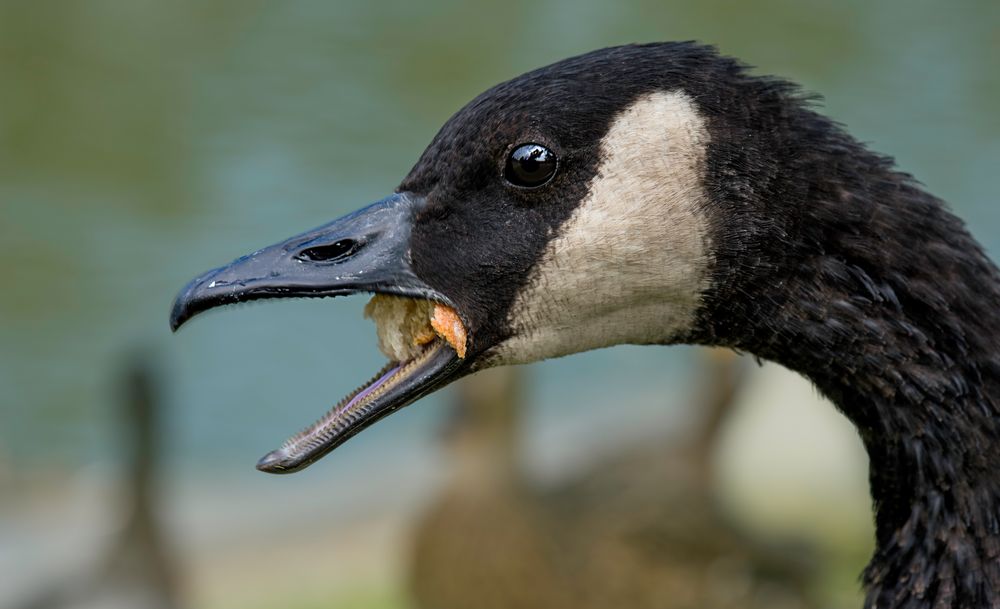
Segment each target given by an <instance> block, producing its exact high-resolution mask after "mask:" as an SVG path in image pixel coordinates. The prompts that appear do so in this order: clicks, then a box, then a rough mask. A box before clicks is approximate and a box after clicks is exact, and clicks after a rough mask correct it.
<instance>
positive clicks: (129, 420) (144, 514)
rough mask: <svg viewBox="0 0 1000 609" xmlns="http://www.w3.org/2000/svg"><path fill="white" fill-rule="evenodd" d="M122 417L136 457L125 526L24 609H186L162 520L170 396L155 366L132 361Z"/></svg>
mask: <svg viewBox="0 0 1000 609" xmlns="http://www.w3.org/2000/svg"><path fill="white" fill-rule="evenodd" d="M119 395H120V400H121V403H120V407H119V412H120V417H121V421H122V426H121V429H122V430H123V433H124V436H123V439H124V440H125V441H126V442H124V443H123V444H127V448H128V453H127V457H126V458H125V459H124V463H125V464H126V465H125V468H124V469H125V471H124V477H123V478H122V480H121V482H120V485H121V490H122V493H121V495H122V496H123V497H124V503H125V505H124V513H125V514H127V516H126V519H125V523H124V526H123V527H122V529H121V531H120V532H119V533H118V534H117V536H116V537H115V538H114V539H113V540H112V542H111V543H110V545H109V546H108V547H107V548H106V549H104V550H103V551H99V552H98V553H97V557H96V558H95V560H94V561H93V562H92V563H90V564H88V565H86V566H85V567H83V568H82V569H80V570H79V571H78V572H77V573H76V574H75V575H73V576H71V577H69V578H66V579H63V580H62V581H55V582H52V583H50V584H48V585H46V586H45V589H44V590H42V591H40V592H39V593H38V594H36V595H35V596H33V597H32V598H30V599H29V600H27V601H26V602H24V603H23V604H21V605H20V606H19V607H18V609H70V608H73V609H86V608H91V607H92V608H94V609H117V608H121V609H178V608H179V607H181V606H182V605H181V602H180V594H181V588H180V576H179V569H178V565H177V562H176V559H175V558H174V556H173V554H172V552H171V549H170V544H169V543H168V537H169V536H168V534H167V532H166V531H165V530H164V527H163V524H162V522H161V521H160V520H159V518H158V515H157V508H156V505H157V490H158V487H159V480H160V478H159V467H160V456H159V451H160V439H161V437H162V433H163V432H162V427H161V425H160V420H159V417H160V415H161V414H162V412H163V404H162V393H161V388H160V386H159V383H158V379H157V375H156V371H155V365H154V363H153V361H152V359H151V358H150V357H149V356H148V355H146V354H144V353H140V354H136V355H134V356H133V357H132V358H130V359H129V362H128V364H127V365H126V368H125V369H124V370H123V372H122V374H121V379H120V383H119Z"/></svg>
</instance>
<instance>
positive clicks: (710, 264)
mask: <svg viewBox="0 0 1000 609" xmlns="http://www.w3.org/2000/svg"><path fill="white" fill-rule="evenodd" d="M788 91H789V87H788V86H787V85H784V84H782V83H777V82H775V81H770V80H764V79H756V78H751V77H748V76H745V75H744V74H743V68H742V66H740V64H738V63H737V62H735V61H734V60H731V59H728V58H724V57H720V56H718V55H717V54H716V52H715V51H714V50H713V49H711V48H709V47H704V46H700V45H696V44H692V43H668V44H653V45H641V46H624V47H616V48H610V49H604V50H600V51H595V52H592V53H588V54H586V55H581V56H579V57H575V58H572V59H568V60H565V61H562V62H559V63H556V64H553V65H551V66H548V67H545V68H542V69H539V70H536V71H533V72H530V73H528V74H525V75H523V76H520V77H518V78H515V79H513V80H511V81H508V82H506V83H503V84H500V85H498V86H496V87H494V88H492V89H490V90H489V91H486V92H485V93H483V94H482V95H480V96H479V97H477V98H476V99H474V100H473V101H472V102H470V103H469V104H468V105H466V106H465V107H464V108H463V109H461V110H460V111H459V112H458V113H457V114H456V115H455V116H454V117H452V118H451V119H450V120H449V121H448V122H447V123H446V124H445V125H444V127H443V128H442V129H441V131H440V132H439V133H438V134H437V136H436V137H435V138H434V140H433V141H432V142H431V144H430V145H429V146H428V148H427V150H426V151H425V152H424V153H423V155H421V157H420V159H419V160H418V162H417V164H416V166H415V167H414V168H413V169H412V171H411V172H410V174H409V175H408V176H407V177H406V178H405V179H404V180H403V182H402V183H401V184H400V186H399V187H398V189H397V190H396V194H394V195H392V196H390V197H388V198H387V199H385V200H383V201H380V202H378V203H375V204H373V205H371V206H369V207H367V208H365V209H363V210H360V211H358V212H355V213H354V214H351V215H349V216H347V217H345V218H342V219H340V220H336V221H334V222H332V223H330V224H327V225H325V226H322V227H320V228H318V229H315V230H313V231H309V232H307V233H304V234H303V235H300V236H297V237H294V238H292V239H290V240H288V241H286V242H284V243H281V244H278V245H275V246H271V247H269V248H266V249H263V250H260V251H257V252H255V253H253V254H251V255H249V256H247V257H244V258H241V259H240V260H237V261H235V262H234V263H232V264H230V265H228V266H225V267H222V268H219V269H216V270H214V271H211V272H210V273H208V274H206V275H203V276H202V277H199V278H198V279H196V280H195V281H193V282H192V283H191V284H189V285H188V286H187V287H186V288H185V289H184V290H183V291H182V292H181V294H180V295H179V296H178V298H177V301H176V302H175V304H174V311H173V314H172V318H171V323H172V326H173V327H174V328H177V327H178V326H180V325H181V324H182V323H183V322H184V321H186V320H187V319H188V318H190V317H191V316H192V315H194V314H196V313H198V312H199V311H202V310H204V309H207V308H210V307H215V306H219V305H224V304H228V303H232V302H239V301H243V300H249V299H256V298H288V297H303V296H305V297H315V296H333V295H340V294H349V293H354V292H375V293H381V294H391V295H399V296H405V297H409V298H417V299H424V300H428V301H432V302H433V303H439V304H442V305H446V307H447V308H448V309H450V310H452V311H453V312H455V313H457V316H458V318H460V320H461V326H462V328H461V330H462V331H464V335H465V337H464V339H463V340H464V344H462V345H461V348H460V347H459V346H457V345H456V343H455V340H454V338H452V339H447V338H446V337H445V335H444V334H442V333H441V332H440V331H439V329H438V326H435V329H436V330H438V338H437V339H434V340H433V341H432V342H430V343H429V344H428V345H426V346H424V347H421V348H419V349H418V348H416V347H414V348H413V349H410V348H408V347H407V348H406V349H404V352H394V353H393V354H390V358H391V359H392V360H393V361H392V363H390V365H389V366H388V367H387V368H386V370H384V371H383V372H382V373H380V374H379V375H378V376H377V377H376V379H373V382H372V383H371V384H369V385H367V386H366V387H363V388H362V389H360V390H359V391H358V392H355V393H354V394H351V395H350V396H348V398H345V401H343V402H342V403H341V404H340V405H338V406H337V407H336V408H334V409H333V410H332V411H331V412H330V413H329V414H328V415H327V416H326V417H325V418H324V419H322V420H321V421H319V422H318V423H317V424H316V425H314V426H313V427H311V428H309V429H307V430H306V431H304V432H303V433H302V434H300V435H299V436H296V437H295V438H293V439H292V440H290V441H289V442H288V443H286V445H285V446H284V447H283V448H282V449H279V450H278V451H275V452H273V453H271V454H270V455H268V456H267V457H265V459H264V460H263V461H262V462H261V464H260V465H259V467H261V468H262V469H265V470H267V471H292V470H295V469H298V468H300V467H303V466H304V465H307V464H309V463H311V462H312V461H314V460H316V459H317V458H319V457H320V456H322V455H323V454H325V453H326V452H328V451H329V450H331V449H332V448H333V447H335V446H336V445H338V444H339V443H341V442H343V441H344V440H345V439H346V438H348V437H350V436H351V435H353V434H354V433H356V432H357V431H359V430H360V429H362V428H364V427H365V426H367V425H368V424H370V423H371V422H373V421H375V420H377V419H378V418H380V417H382V416H385V415H386V414H388V413H390V412H392V411H394V410H396V409H398V408H400V407H402V406H404V405H406V404H408V403H410V402H412V401H413V400H415V399H417V398H419V397H420V396H422V395H425V394H427V393H429V392H431V391H434V390H435V389H437V388H439V387H441V386H443V385H445V384H447V383H449V382H451V381H453V380H455V379H457V378H459V377H460V376H462V375H464V374H467V373H469V372H471V371H474V370H476V369H479V368H483V367H488V366H492V365H500V364H507V363H519V362H528V361H534V360H539V359H543V358H546V357H553V356H558V355H563V354H567V353H572V352H578V351H583V350H587V349H593V348H597V347H603V346H607V345H612V344H618V343H668V342H677V341H683V340H691V338H692V337H693V336H694V335H695V334H696V330H698V329H697V328H696V326H697V325H698V321H697V320H698V317H699V314H698V312H699V309H700V308H701V305H702V299H703V296H704V294H706V293H707V291H709V290H710V289H711V288H712V286H713V285H714V282H713V279H712V276H713V273H717V272H718V270H717V269H716V266H717V265H716V264H715V263H716V258H717V256H716V254H715V251H716V250H717V249H719V248H718V247H715V245H714V244H715V243H716V242H717V241H718V240H719V237H720V235H722V234H723V233H724V232H726V231H729V232H733V231H731V230H730V229H729V228H726V227H728V226H729V224H725V226H724V225H723V224H722V223H720V222H719V221H718V219H717V216H718V215H719V214H718V213H716V212H715V211H713V210H715V209H717V208H720V206H721V205H729V206H730V207H732V206H736V207H737V208H738V209H730V210H728V211H727V213H731V214H732V213H735V214H736V215H738V216H739V215H742V216H743V217H745V218H747V220H746V222H745V223H744V224H743V227H744V230H743V232H742V233H741V235H742V236H741V237H739V238H740V239H742V241H744V242H746V241H748V240H752V239H756V238H761V237H759V235H758V232H761V233H763V232H764V231H756V229H754V227H755V226H756V224H755V223H760V222H758V220H755V219H754V218H755V212H754V209H753V205H754V201H756V199H755V198H754V197H748V196H747V193H748V192H752V191H753V190H754V189H756V188H758V185H760V188H766V187H767V178H768V176H767V175H754V171H755V170H757V169H758V168H763V167H769V166H770V165H771V162H770V160H768V161H763V160H761V159H763V158H764V157H768V156H769V155H772V151H771V150H768V149H767V148H768V146H766V145H763V144H761V143H760V142H762V141H764V140H766V138H768V137H777V135H774V134H775V133H777V132H776V130H775V129H773V128H772V127H773V123H774V122H775V120H780V114H781V112H782V111H783V110H782V108H784V107H785V106H787V105H788V99H786V98H789V96H788V95H787V93H788ZM746 134H754V137H751V138H748V137H746ZM748 142H750V143H751V144H752V145H748ZM771 148H773V149H777V146H772V147H771ZM720 155H721V156H720ZM718 159H725V160H726V162H725V163H720V162H719V160H718ZM726 163H729V164H730V165H727V164H726ZM734 168H737V169H736V170H735V171H734ZM713 173H724V174H725V173H728V174H729V175H727V176H724V177H725V179H724V180H722V184H721V185H719V184H718V183H717V182H719V180H720V178H719V177H718V176H716V177H715V179H714V181H715V182H716V183H715V184H713V180H710V179H709V178H710V177H712V175H713ZM758 173H764V172H763V171H760V172H758ZM755 181H756V182H755ZM773 224H774V222H773V221H771V222H770V224H768V226H769V227H770V226H771V225H773ZM768 230H770V229H768ZM747 247H748V246H746V245H745V244H744V245H742V246H741V248H742V249H743V250H746V248H747ZM722 256H723V257H724V256H725V250H724V249H723V250H722ZM416 309H419V310H420V311H424V312H425V313H422V314H429V313H426V311H430V310H431V308H429V307H423V308H420V307H414V308H413V310H416ZM408 310H409V309H408ZM400 315H402V314H400ZM407 315H409V314H407ZM376 321H377V322H378V321H379V320H378V319H377V320H376ZM410 321H412V320H410ZM418 321H419V320H418ZM425 321H426V320H425ZM397 322H399V327H400V328H402V327H404V326H406V323H409V321H407V322H406V323H403V322H400V321H399V320H398V319H397ZM386 323H388V322H386ZM414 323H417V322H414ZM417 325H419V323H418V324H417ZM411 326H412V324H411ZM411 326H406V327H411ZM412 327H415V326H412ZM699 331H700V330H699ZM417 342H419V341H416V342H415V343H414V344H417ZM421 344H423V343H421ZM463 351H464V352H463ZM459 353H461V355H460V354H459Z"/></svg>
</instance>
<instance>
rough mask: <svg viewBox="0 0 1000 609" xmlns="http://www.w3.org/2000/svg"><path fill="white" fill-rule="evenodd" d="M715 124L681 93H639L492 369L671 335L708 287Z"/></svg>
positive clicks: (683, 326)
mask: <svg viewBox="0 0 1000 609" xmlns="http://www.w3.org/2000/svg"><path fill="white" fill-rule="evenodd" d="M707 147H708V130H707V128H706V126H705V121H704V119H703V118H702V117H701V116H700V115H699V114H698V112H697V110H696V108H695V105H694V103H693V102H692V100H691V99H690V98H689V97H688V96H687V95H685V94H684V93H681V92H665V91H661V92H656V93H652V94H649V95H646V96H643V97H642V98H640V99H638V100H637V101H636V102H634V103H633V104H632V105H631V106H629V107H628V108H626V109H625V110H624V111H623V112H622V113H621V114H620V115H619V116H618V117H617V118H616V119H615V120H614V122H613V123H612V125H611V127H610V129H609V130H608V133H607V134H606V135H605V136H604V139H603V140H602V142H601V158H602V160H601V163H600V166H599V170H598V173H597V175H595V177H594V178H593V181H592V183H591V186H590V192H589V193H588V195H587V196H586V197H585V199H584V200H583V201H582V202H581V203H580V206H579V207H578V208H577V209H576V210H575V211H574V212H573V215H572V216H571V217H570V218H569V219H568V220H567V221H566V223H565V225H564V226H563V227H562V228H561V230H560V234H559V235H558V236H557V237H556V238H555V239H554V240H553V241H552V242H551V243H549V245H548V247H547V249H546V250H545V253H544V255H543V256H542V258H541V260H540V261H539V263H538V264H537V266H536V267H535V268H534V269H533V271H532V277H531V280H530V281H529V282H528V284H527V287H526V288H525V289H524V290H523V291H522V292H521V293H520V294H519V295H518V297H517V299H516V300H515V302H514V306H513V307H512V309H511V314H510V318H509V323H510V325H511V328H513V330H514V334H513V336H512V337H511V338H510V339H508V340H506V341H504V342H503V343H501V344H499V345H498V346H497V347H496V348H495V349H493V350H492V351H491V353H490V354H489V355H488V361H489V364H510V363H524V362H530V361H537V360H540V359H545V358H549V357H556V356H560V355H566V354H569V353H575V352H579V351H586V350H588V349H596V348H599V347H606V346H609V345H615V344H621V343H634V344H648V343H665V342H670V341H671V340H672V339H673V338H675V337H677V336H678V335H679V334H681V333H683V332H684V331H685V330H687V329H688V328H690V326H691V324H692V322H693V319H694V314H695V311H696V310H697V307H698V303H699V298H700V295H701V293H702V291H703V290H704V288H705V287H706V282H707V272H706V269H707V266H708V258H707V255H706V252H707V251H708V243H707V238H708V237H707V228H706V221H705V217H704V205H705V202H706V196H705V193H704V189H703V187H702V176H703V174H704V163H705V154H706V150H707Z"/></svg>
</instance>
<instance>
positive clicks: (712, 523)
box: [410, 352, 813, 609]
mask: <svg viewBox="0 0 1000 609" xmlns="http://www.w3.org/2000/svg"><path fill="white" fill-rule="evenodd" d="M704 369H705V372H704V376H705V382H704V383H702V388H701V391H700V392H699V394H698V395H697V396H696V398H695V399H694V400H693V403H692V404H691V407H692V410H693V411H694V412H695V413H696V416H697V417H699V419H698V420H699V422H698V424H697V425H696V426H695V428H694V429H692V430H691V434H690V436H691V438H693V440H692V441H690V442H688V443H686V445H684V446H683V448H681V449H680V450H677V449H674V450H665V449H664V448H663V443H662V441H657V442H655V443H651V444H649V445H645V446H643V447H642V448H641V449H639V450H635V449H633V450H632V451H630V452H629V453H627V454H624V455H620V456H619V457H617V458H616V459H614V460H612V461H609V462H604V463H600V464H598V465H597V466H595V467H593V468H592V469H590V470H589V471H588V472H587V473H586V474H585V475H584V476H583V477H582V478H581V479H579V480H576V481H574V482H572V483H569V484H564V485H561V486H560V487H558V488H553V489H548V490H543V489H540V488H538V487H537V486H536V485H532V484H531V483H530V482H528V481H527V480H526V479H525V477H524V476H523V475H522V474H521V473H520V471H519V470H518V467H517V455H518V452H519V446H518V442H517V436H518V433H517V432H518V423H519V419H520V417H519V411H520V404H521V403H522V399H521V395H520V393H521V392H520V382H519V380H520V375H519V374H518V373H517V372H518V371H517V370H516V369H513V368H498V369H496V370H490V371H489V372H484V373H483V374H482V375H477V376H476V377H474V378H473V379H470V380H469V381H466V382H464V383H462V384H461V385H460V389H459V391H460V393H459V403H458V404H457V405H456V406H458V408H459V410H458V411H457V423H456V424H454V425H453V427H454V428H453V429H452V430H451V434H450V435H451V437H450V442H449V444H450V451H449V452H450V453H451V456H450V459H449V460H448V462H449V463H450V464H452V465H453V466H454V469H455V476H454V479H453V480H452V482H451V483H450V484H449V485H448V486H447V488H446V489H445V491H444V493H443V494H442V496H441V497H440V498H439V499H438V500H437V501H436V502H435V503H434V504H433V505H432V506H431V508H430V509H429V510H428V512H427V514H426V516H425V517H424V518H423V520H422V521H421V523H420V526H419V527H418V529H417V534H416V541H415V547H414V554H413V560H412V567H411V574H410V581H411V588H412V591H413V593H414V597H415V599H416V600H417V603H418V605H419V606H420V607H423V608H425V609H451V608H455V609H460V608H465V607H484V608H490V607H496V608H497V609H499V608H515V609H516V608H519V607H523V608H525V609H527V608H528V607H551V608H559V607H566V608H570V607H594V608H595V609H596V608H598V607H601V608H606V607H634V608H636V609H642V608H645V607H649V608H658V609H682V608H690V609H695V608H703V609H716V608H718V609H722V608H730V607H732V608H737V607H739V608H752V607H760V608H762V609H763V608H769V609H773V608H779V607H780V608H785V609H794V608H804V607H810V606H813V605H811V604H810V603H809V590H808V587H809V583H810V582H809V577H808V576H809V569H808V567H809V566H810V563H809V561H808V560H807V558H808V557H806V556H803V555H802V554H801V553H798V554H794V553H791V554H790V553H789V552H788V550H789V548H777V547H768V546H766V545H764V544H762V543H760V542H759V541H756V540H754V539H752V538H751V537H748V536H747V535H746V534H744V533H742V532H740V531H738V530H737V529H735V528H734V527H732V526H731V525H730V523H729V522H728V521H727V520H726V519H725V517H724V516H723V515H722V514H721V513H720V511H719V509H718V506H717V504H716V502H715V501H714V499H713V497H712V493H711V484H710V483H711V480H710V478H711V473H710V469H711V453H712V448H713V446H714V444H715V440H716V438H717V435H718V431H719V429H720V428H721V426H722V423H723V421H724V420H725V415H726V413H727V412H728V411H729V409H730V405H731V404H732V398H733V396H734V395H735V394H736V392H737V391H738V388H739V386H740V383H741V378H742V367H741V366H739V365H738V362H735V361H734V359H733V358H732V356H731V354H728V353H725V352H711V353H710V354H709V355H707V356H706V357H705V364H704Z"/></svg>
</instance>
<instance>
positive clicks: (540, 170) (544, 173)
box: [503, 144, 557, 188]
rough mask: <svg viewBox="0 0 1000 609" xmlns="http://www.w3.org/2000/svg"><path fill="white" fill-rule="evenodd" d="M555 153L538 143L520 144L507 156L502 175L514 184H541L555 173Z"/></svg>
mask: <svg viewBox="0 0 1000 609" xmlns="http://www.w3.org/2000/svg"><path fill="white" fill-rule="evenodd" d="M556 163H557V159H556V155H555V153H553V152H552V151H551V150H549V149H548V148H546V147H545V146H540V145H539V144H521V145H520V146H518V147H516V148H514V150H513V151H511V153H510V156H508V157H507V165H506V166H505V167H504V170H503V177H504V179H506V180H507V181H508V182H510V183H511V184H513V185H514V186H524V187H527V188H533V187H535V186H541V185H542V184H545V183H546V182H548V181H549V180H551V179H552V176H554V175H555V174H556Z"/></svg>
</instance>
